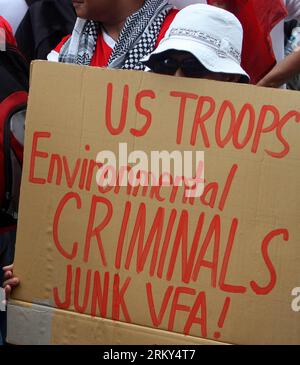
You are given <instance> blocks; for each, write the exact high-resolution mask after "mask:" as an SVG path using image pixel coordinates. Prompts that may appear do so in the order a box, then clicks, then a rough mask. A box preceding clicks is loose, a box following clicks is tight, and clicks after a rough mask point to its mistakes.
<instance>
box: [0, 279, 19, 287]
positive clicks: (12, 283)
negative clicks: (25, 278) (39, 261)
mask: <svg viewBox="0 0 300 365" xmlns="http://www.w3.org/2000/svg"><path fill="white" fill-rule="evenodd" d="M19 284H20V279H19V278H12V279H8V280H6V281H4V284H3V286H4V287H5V286H6V285H9V286H11V287H15V286H18V285H19Z"/></svg>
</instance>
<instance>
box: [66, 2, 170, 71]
mask: <svg viewBox="0 0 300 365" xmlns="http://www.w3.org/2000/svg"><path fill="white" fill-rule="evenodd" d="M171 9H172V6H171V5H169V4H168V0H145V3H144V5H143V7H142V8H141V9H139V10H138V11H137V12H135V13H134V14H132V15H131V16H129V17H128V18H127V20H126V22H125V25H124V27H123V29H122V31H121V34H120V36H119V39H118V41H117V43H116V45H115V47H114V49H113V51H112V54H111V56H110V59H109V62H108V65H107V66H108V67H109V68H123V69H127V70H144V69H145V66H144V65H143V64H142V63H141V62H140V60H141V59H142V58H143V57H145V56H147V55H148V54H150V53H151V52H152V51H153V50H154V49H155V44H156V41H157V38H158V35H159V33H160V29H161V26H162V24H163V22H164V20H165V18H166V16H167V14H168V13H169V11H170V10H171ZM100 30H101V24H99V23H97V22H95V21H92V20H84V19H80V18H78V19H77V21H76V24H75V27H74V30H73V33H72V36H71V37H70V38H69V39H68V40H67V42H66V43H65V44H64V46H63V47H62V49H61V51H60V54H59V62H64V63H75V64H79V65H89V64H90V63H91V60H92V57H93V55H94V52H95V49H96V44H97V38H98V35H99V32H100Z"/></svg>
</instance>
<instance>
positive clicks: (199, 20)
mask: <svg viewBox="0 0 300 365" xmlns="http://www.w3.org/2000/svg"><path fill="white" fill-rule="evenodd" d="M242 43H243V28H242V26H241V24H240V22H239V21H238V19H237V18H236V17H235V16H234V15H233V14H232V13H230V12H228V11H226V10H223V9H221V8H217V7H214V6H210V5H204V4H198V5H190V6H188V7H186V8H184V9H183V10H181V11H180V12H179V13H178V14H177V15H176V17H175V19H174V21H173V22H172V24H171V25H170V28H169V30H168V31H167V33H166V35H165V37H164V39H163V40H162V41H161V43H160V44H159V46H158V48H157V49H156V50H155V51H154V52H152V54H151V55H150V56H148V57H146V58H145V59H144V60H143V62H144V63H145V64H146V65H147V66H148V67H149V68H150V69H151V70H152V71H153V72H155V73H160V74H164V75H175V76H186V77H193V78H205V79H210V80H218V81H230V82H243V83H248V82H249V76H248V75H247V73H246V72H245V71H244V70H243V68H242V67H241V66H240V62H241V52H242Z"/></svg>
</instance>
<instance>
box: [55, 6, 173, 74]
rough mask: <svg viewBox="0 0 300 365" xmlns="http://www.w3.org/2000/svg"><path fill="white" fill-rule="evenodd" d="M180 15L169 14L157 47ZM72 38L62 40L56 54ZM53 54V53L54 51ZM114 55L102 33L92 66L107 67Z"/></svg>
mask: <svg viewBox="0 0 300 365" xmlns="http://www.w3.org/2000/svg"><path fill="white" fill-rule="evenodd" d="M177 13H178V10H176V9H172V10H171V11H170V12H169V14H168V15H167V16H166V19H165V20H164V22H163V24H162V27H161V30H160V33H159V35H158V38H157V42H156V47H157V46H158V44H159V43H160V41H161V40H162V39H163V37H164V36H165V34H166V32H167V30H168V29H169V27H170V25H171V23H172V21H173V19H174V18H175V16H176V14H177ZM70 37H71V35H68V36H66V37H64V38H63V39H62V41H61V42H60V43H59V45H58V46H57V47H56V48H55V49H54V52H56V53H59V52H60V50H61V48H62V46H63V45H64V44H65V42H66V41H67V40H68V39H69V38H70ZM52 52H53V51H52ZM111 53H112V48H111V46H110V45H109V44H107V42H106V41H105V39H104V36H103V33H102V32H101V33H100V34H99V36H98V39H97V44H96V49H95V53H94V55H93V58H92V60H91V66H97V67H106V66H107V64H108V60H109V57H110V55H111Z"/></svg>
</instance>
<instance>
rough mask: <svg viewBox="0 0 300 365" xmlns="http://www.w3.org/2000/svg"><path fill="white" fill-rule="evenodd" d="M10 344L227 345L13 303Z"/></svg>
mask: <svg viewBox="0 0 300 365" xmlns="http://www.w3.org/2000/svg"><path fill="white" fill-rule="evenodd" d="M8 321H9V323H10V326H9V331H8V334H7V342H8V343H10V344H14V343H15V344H18V345H103V344H110V345H224V343H221V342H217V341H211V340H206V339H201V338H197V337H192V336H184V335H180V334H176V333H170V332H167V331H161V330H157V329H152V328H148V327H144V326H136V325H132V324H127V323H122V322H117V321H111V320H109V319H103V318H92V317H90V316H87V315H79V314H78V313H72V312H66V311H63V310H57V309H53V308H51V307H48V306H45V305H38V304H28V303H24V302H18V301H12V302H11V303H9V306H8Z"/></svg>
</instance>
